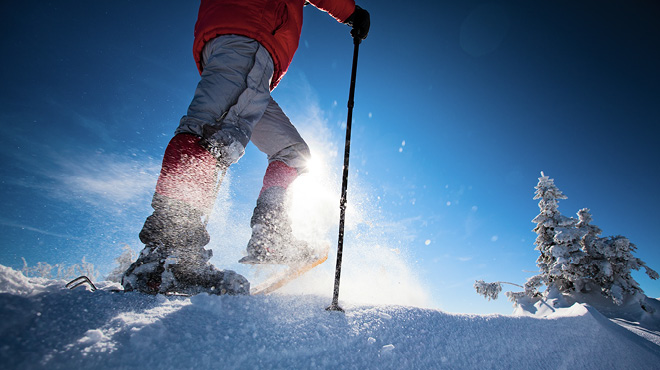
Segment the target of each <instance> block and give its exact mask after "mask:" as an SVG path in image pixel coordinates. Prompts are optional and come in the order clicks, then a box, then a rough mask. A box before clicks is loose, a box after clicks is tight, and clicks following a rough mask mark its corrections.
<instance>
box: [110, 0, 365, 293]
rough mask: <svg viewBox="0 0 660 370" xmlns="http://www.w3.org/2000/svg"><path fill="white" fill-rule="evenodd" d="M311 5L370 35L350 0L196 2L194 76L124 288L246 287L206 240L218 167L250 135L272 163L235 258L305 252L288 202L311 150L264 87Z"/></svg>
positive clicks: (291, 48)
mask: <svg viewBox="0 0 660 370" xmlns="http://www.w3.org/2000/svg"><path fill="white" fill-rule="evenodd" d="M308 3H311V4H312V5H314V6H315V7H317V8H319V9H321V10H323V11H326V12H327V13H329V14H330V15H331V16H332V17H334V18H335V19H336V20H338V21H339V22H342V23H345V24H347V25H349V26H351V27H352V29H351V34H352V35H353V37H355V38H358V39H364V38H366V37H367V34H368V32H369V27H370V16H369V13H368V12H367V11H366V10H364V9H362V8H360V7H359V6H357V5H355V2H354V0H311V1H309V2H305V1H303V0H251V1H245V0H202V1H201V4H200V8H199V14H198V19H197V22H196V24H195V33H194V36H195V38H194V43H193V54H194V57H195V61H196V62H197V67H198V69H199V72H200V75H201V79H200V82H199V84H198V85H197V88H196V90H195V94H194V97H193V99H192V102H191V103H190V106H189V107H188V111H187V113H186V115H185V116H183V118H182V119H181V121H180V123H179V126H178V128H177V129H176V131H175V135H174V137H173V138H172V139H171V141H170V142H169V144H168V145H167V148H166V149H165V153H164V155H163V164H162V168H161V172H160V175H159V178H158V181H157V184H156V191H155V194H154V196H153V200H152V208H153V213H152V214H151V215H150V216H149V217H147V219H146V221H145V223H144V226H143V228H142V230H141V231H140V235H139V236H140V240H141V241H142V243H144V245H145V246H144V249H143V250H142V251H141V253H140V255H139V256H138V258H137V260H136V261H135V262H133V263H132V264H131V265H130V266H129V268H128V269H127V270H126V271H125V272H124V275H123V276H122V285H123V287H124V290H125V291H139V292H142V293H148V294H158V293H183V294H196V293H200V292H207V293H209V294H249V288H250V284H249V282H248V281H247V279H245V278H244V277H243V276H241V275H239V274H237V273H235V272H233V271H230V270H224V271H223V270H219V269H217V268H216V267H215V266H213V265H212V264H211V263H210V262H209V260H210V258H211V256H212V252H211V251H210V250H206V249H205V248H204V247H205V246H206V245H207V244H208V243H209V241H210V236H209V234H208V232H207V231H206V225H205V221H204V218H205V217H206V218H208V215H209V213H210V211H211V209H212V207H213V204H214V203H215V198H216V196H217V190H216V184H217V182H218V178H219V176H220V175H219V174H221V173H224V171H226V169H227V168H228V167H229V166H230V165H232V164H234V163H236V162H237V161H238V160H239V159H240V158H241V156H242V155H243V154H244V152H245V147H246V145H247V144H248V142H249V141H252V142H253V143H254V144H255V146H256V147H257V148H258V149H259V150H260V151H262V152H264V153H266V154H267V155H268V163H269V164H268V167H267V169H266V173H265V175H264V178H263V187H262V189H261V192H260V194H259V196H258V199H257V205H256V207H255V209H254V214H253V216H252V218H251V221H250V224H251V227H252V235H251V238H250V240H249V242H248V245H247V256H246V257H245V258H243V259H242V260H241V261H240V262H242V263H285V264H286V263H290V262H291V261H292V260H295V259H301V258H306V257H308V256H309V255H310V253H312V252H311V250H310V248H309V247H308V246H307V244H306V243H304V242H302V241H300V240H297V239H296V238H294V236H293V235H292V232H291V224H290V221H289V219H288V214H287V211H286V205H285V197H286V190H287V188H288V186H289V184H291V182H293V180H294V179H295V178H296V177H297V176H298V175H299V174H300V173H302V172H304V171H305V163H306V162H307V160H308V159H309V156H310V152H309V148H308V146H307V144H306V143H305V141H304V140H303V139H302V137H301V136H300V134H299V133H298V131H297V130H296V128H295V127H294V126H293V125H292V123H291V122H290V121H289V119H288V118H287V116H286V115H285V114H284V112H283V111H282V109H281V108H280V107H279V106H278V105H277V103H276V102H275V100H273V98H272V96H271V94H270V93H271V91H272V90H273V89H274V88H275V87H276V86H277V84H278V83H279V82H280V80H281V79H282V77H283V76H284V74H285V73H286V71H287V69H288V67H289V65H290V63H291V60H292V58H293V55H294V53H295V51H296V49H297V48H298V43H299V40H300V34H301V30H302V16H303V6H305V5H307V4H308Z"/></svg>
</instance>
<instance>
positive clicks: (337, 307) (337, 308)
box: [325, 303, 346, 313]
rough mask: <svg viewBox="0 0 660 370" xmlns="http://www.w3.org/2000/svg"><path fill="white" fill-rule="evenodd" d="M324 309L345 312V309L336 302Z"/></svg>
mask: <svg viewBox="0 0 660 370" xmlns="http://www.w3.org/2000/svg"><path fill="white" fill-rule="evenodd" d="M325 310H326V311H339V312H341V313H345V312H346V311H344V309H343V308H341V307H339V305H338V304H336V303H333V304H331V305H330V306H329V307H327V308H326V309H325Z"/></svg>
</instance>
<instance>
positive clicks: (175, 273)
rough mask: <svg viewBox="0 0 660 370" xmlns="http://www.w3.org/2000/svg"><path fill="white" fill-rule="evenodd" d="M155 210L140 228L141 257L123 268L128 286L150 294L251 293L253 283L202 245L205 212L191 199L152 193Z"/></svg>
mask: <svg viewBox="0 0 660 370" xmlns="http://www.w3.org/2000/svg"><path fill="white" fill-rule="evenodd" d="M152 206H153V208H154V212H153V214H152V215H151V216H149V217H147V220H146V222H145V223H144V226H143V228H142V231H141V232H140V240H141V241H142V242H143V243H144V244H145V247H144V249H143V250H142V252H141V253H140V256H139V257H138V259H137V261H135V262H134V263H133V264H132V265H131V266H130V267H129V268H128V269H127V270H126V272H125V273H124V276H123V277H122V285H123V286H124V290H126V291H133V290H135V291H139V292H142V293H147V294H158V293H182V294H197V293H201V292H206V293H209V294H249V291H250V283H249V282H248V281H247V280H246V279H245V278H244V277H243V276H241V275H239V274H236V273H235V272H233V271H221V270H218V269H216V268H215V267H214V266H213V265H211V264H210V263H209V262H208V261H209V259H210V258H211V256H212V255H213V253H212V252H211V251H210V250H206V249H204V246H205V245H207V244H208V242H209V240H210V237H209V234H208V233H207V232H206V228H205V227H204V223H203V222H202V213H201V212H199V211H197V210H195V209H194V208H192V207H190V206H188V205H187V204H185V203H183V202H180V201H177V200H174V199H170V198H167V197H164V196H162V195H159V194H156V195H154V199H153V202H152Z"/></svg>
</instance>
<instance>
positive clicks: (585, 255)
mask: <svg viewBox="0 0 660 370" xmlns="http://www.w3.org/2000/svg"><path fill="white" fill-rule="evenodd" d="M534 199H540V201H539V209H540V213H539V214H538V215H537V216H536V217H535V218H534V220H533V221H532V222H534V223H536V227H535V228H534V232H536V233H537V234H538V236H537V238H536V241H535V242H534V244H535V245H536V248H535V249H536V250H538V251H539V252H540V256H539V258H538V259H537V261H536V264H537V266H538V267H539V270H540V271H539V274H537V275H535V276H533V277H531V278H530V279H528V280H527V282H526V283H525V286H524V289H525V290H524V291H523V292H519V293H511V292H507V293H506V295H507V296H508V297H509V299H510V300H513V301H517V300H518V299H520V298H522V297H530V298H531V297H538V296H540V295H541V293H540V292H539V288H540V287H542V286H543V285H545V286H546V292H547V291H549V290H553V291H557V292H559V293H561V294H570V293H575V292H577V293H581V292H584V293H586V292H589V291H593V290H597V291H599V292H600V293H601V294H603V295H604V296H606V297H608V298H610V299H611V300H612V301H613V302H614V303H616V304H618V305H620V304H622V303H623V302H624V301H625V299H626V298H627V297H634V296H636V295H638V294H643V291H642V289H641V288H640V287H639V284H638V283H637V282H636V281H635V279H633V277H632V275H631V270H640V269H641V268H642V267H643V268H644V269H645V271H646V274H647V275H648V276H649V277H650V278H651V279H658V277H659V276H658V273H657V272H656V271H654V270H653V269H651V268H650V267H648V266H647V265H646V263H644V262H643V261H642V260H640V259H639V258H636V257H634V256H633V252H634V251H635V250H636V246H635V245H634V244H633V243H631V242H630V240H628V238H626V237H623V236H615V237H607V238H602V237H600V236H599V235H600V233H601V229H600V228H598V226H595V225H592V224H591V221H592V216H591V213H590V211H589V209H587V208H583V209H581V210H580V211H578V218H577V219H575V218H572V217H565V216H563V215H562V214H561V213H560V212H559V200H561V199H566V196H565V195H564V194H563V193H562V192H561V191H560V190H559V189H558V188H557V186H556V185H555V183H554V180H553V179H551V178H549V177H548V176H545V174H543V172H541V177H540V178H539V182H538V184H537V186H536V193H535V196H534ZM514 285H515V284H514ZM474 286H475V289H476V290H477V293H479V294H482V295H484V296H485V297H487V298H488V299H496V298H497V296H498V294H499V293H500V292H501V290H502V287H501V285H500V283H499V282H497V283H486V282H484V281H482V280H479V281H477V282H476V283H475V285H474Z"/></svg>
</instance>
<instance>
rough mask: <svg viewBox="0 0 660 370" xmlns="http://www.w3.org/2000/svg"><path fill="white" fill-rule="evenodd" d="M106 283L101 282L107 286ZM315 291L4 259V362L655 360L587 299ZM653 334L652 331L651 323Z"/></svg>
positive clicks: (376, 365)
mask: <svg viewBox="0 0 660 370" xmlns="http://www.w3.org/2000/svg"><path fill="white" fill-rule="evenodd" d="M110 284H111V283H100V284H99V286H100V287H101V288H108V287H109V286H110ZM329 301H330V299H329V298H328V297H320V296H295V295H272V296H262V297H257V296H255V297H234V296H221V297H218V296H208V295H199V296H195V297H192V298H185V297H163V296H155V297H152V296H144V295H140V294H137V293H124V294H122V293H111V292H108V291H103V290H99V291H96V292H90V291H87V290H85V289H82V288H78V289H76V290H73V291H71V290H67V289H65V288H64V287H63V282H62V281H53V280H45V279H35V278H30V279H28V278H25V277H24V276H23V275H22V274H20V273H19V272H17V271H14V270H12V269H10V268H7V267H4V266H0V317H1V318H2V320H0V364H2V365H1V367H2V368H4V369H40V368H47V369H60V368H61V369H73V368H76V369H91V368H93V369H97V370H98V369H106V368H108V369H110V368H112V369H115V368H128V369H130V368H160V369H163V368H164V369H185V368H196V369H207V368H223V369H233V368H260V369H269V368H332V369H344V368H347V369H351V368H353V369H388V368H391V369H395V368H396V369H400V368H403V369H439V368H446V369H511V368H516V369H539V368H541V369H566V368H579V369H658V368H660V346H659V345H658V344H655V343H653V341H651V340H649V339H646V338H645V337H643V336H639V335H636V334H634V332H633V331H630V330H626V329H624V328H623V327H622V326H620V325H617V324H616V323H614V322H613V321H611V320H609V319H607V318H605V317H604V316H603V315H601V314H600V313H599V312H598V311H596V310H595V309H593V308H591V307H590V306H585V305H580V304H575V305H573V306H571V307H570V308H566V309H558V310H553V311H552V314H551V315H546V316H547V317H546V318H538V317H525V316H502V315H486V316H480V315H459V314H448V313H444V312H442V311H438V310H432V309H421V308H414V307H402V306H385V305H382V306H368V305H352V304H350V303H348V302H342V303H343V307H344V308H345V309H346V311H347V312H346V313H345V314H342V313H338V312H327V311H325V310H324V308H325V306H327V305H328V303H329ZM650 335H651V337H656V338H657V337H658V333H657V332H652V331H651V332H650Z"/></svg>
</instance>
